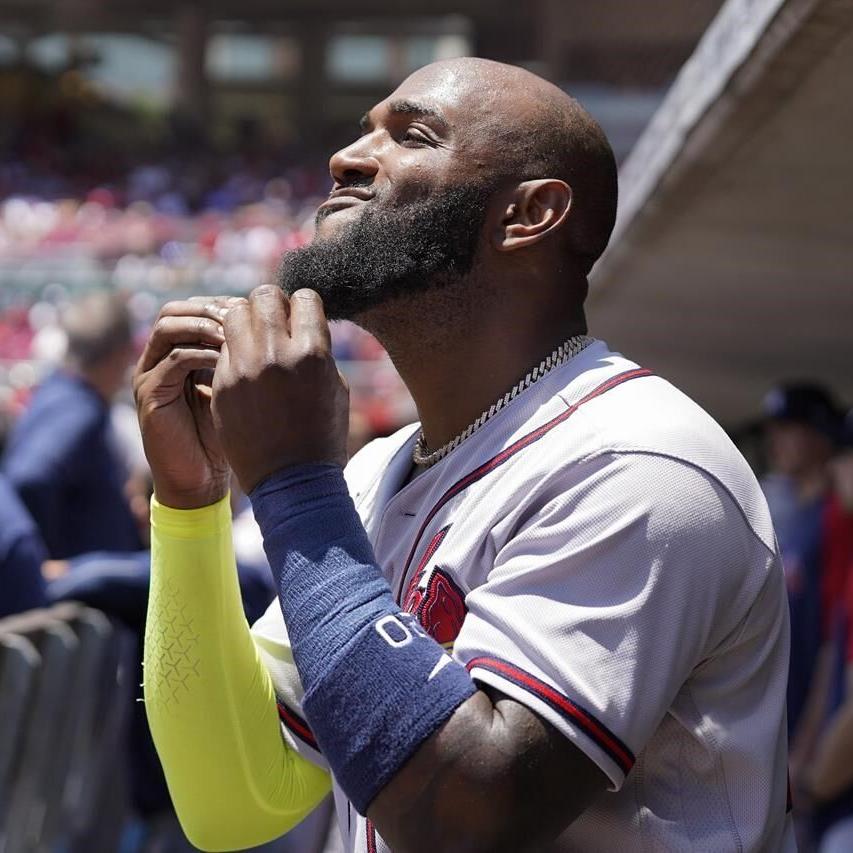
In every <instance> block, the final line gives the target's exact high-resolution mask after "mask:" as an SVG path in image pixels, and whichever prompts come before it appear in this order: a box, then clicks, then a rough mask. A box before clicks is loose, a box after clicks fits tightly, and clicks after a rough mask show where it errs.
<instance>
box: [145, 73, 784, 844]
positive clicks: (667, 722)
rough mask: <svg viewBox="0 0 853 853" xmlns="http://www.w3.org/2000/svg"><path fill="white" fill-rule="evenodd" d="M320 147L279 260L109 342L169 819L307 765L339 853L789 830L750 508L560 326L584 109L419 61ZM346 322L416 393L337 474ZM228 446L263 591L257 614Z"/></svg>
mask: <svg viewBox="0 0 853 853" xmlns="http://www.w3.org/2000/svg"><path fill="white" fill-rule="evenodd" d="M331 172H332V176H333V179H334V188H333V190H332V193H331V194H330V197H329V200H328V201H326V202H325V203H324V204H323V205H322V206H321V207H320V209H319V211H318V215H317V237H316V239H315V241H314V243H312V244H311V245H310V246H308V247H306V248H305V249H302V250H300V251H299V252H296V253H294V254H293V255H289V256H287V257H286V258H285V261H284V263H283V266H282V270H281V274H280V279H281V281H280V285H281V287H280V288H277V287H273V286H266V287H262V288H259V289H257V290H255V291H254V292H253V293H252V294H251V295H250V297H249V298H248V299H247V300H241V299H217V300H212V299H211V300H207V299H204V298H202V299H198V300H195V301H189V302H178V303H172V304H170V305H168V306H166V308H165V309H164V310H163V312H162V315H161V317H160V319H159V320H158V323H157V325H156V327H155V329H154V331H153V333H152V336H151V339H150V341H149V343H148V346H147V349H146V352H145V353H144V354H143V356H142V359H141V361H140V364H139V368H138V371H137V376H136V383H135V388H136V396H137V401H138V406H139V412H140V419H141V424H142V429H143V434H144V439H145V444H146V450H147V453H148V455H149V459H150V461H151V465H152V469H153V474H154V479H155V500H154V501H153V504H152V534H153V545H152V548H153V569H152V593H151V598H150V610H149V619H148V626H147V635H146V670H145V698H146V707H147V711H148V716H149V720H150V723H151V728H152V732H153V734H154V738H155V741H156V743H157V747H158V750H159V752H160V756H161V759H162V762H163V765H164V768H165V771H166V775H167V779H168V782H169V786H170V790H171V793H172V796H173V799H174V802H175V806H176V808H177V811H178V815H179V817H180V818H181V821H182V823H183V826H184V828H185V830H186V832H187V834H188V836H189V838H190V839H191V840H192V841H193V842H194V843H195V844H196V845H197V846H199V847H201V848H203V849H208V850H233V849H235V848H242V847H247V846H251V845H255V844H259V843H261V842H263V841H265V840H268V839H270V838H274V837H275V836H277V835H280V834H282V833H283V832H285V831H286V830H287V829H288V828H289V827H291V826H293V825H294V824H295V823H297V822H298V821H299V820H301V819H302V817H304V816H305V815H306V814H308V813H309V812H310V811H311V809H312V808H313V807H314V806H315V805H316V803H317V802H318V801H319V800H320V799H321V798H322V796H323V795H324V794H325V793H326V791H327V790H328V788H329V786H330V785H331V787H332V788H333V790H334V794H335V800H336V805H337V815H338V822H339V825H340V829H341V833H342V835H343V837H344V841H345V847H346V849H347V850H348V851H359V853H363V851H370V853H372V851H387V850H392V851H395V853H403V851H422V850H423V851H438V850H440V851H498V850H508V851H509V850H511V851H517V850H524V849H532V850H556V851H570V850H571V851H599V850H600V851H612V850H617V849H625V850H679V851H680V850H694V849H695V850H711V851H730V850H731V851H734V850H750V851H753V850H767V851H778V850H793V849H795V845H794V840H793V833H792V825H791V820H790V814H789V813H788V811H789V809H788V803H787V792H786V741H785V705H784V697H785V682H786V672H787V656H788V616H787V605H786V599H785V590H784V585H783V580H782V574H781V570H780V566H779V559H778V554H777V551H776V547H775V542H774V536H773V530H772V526H771V523H770V520H769V517H768V512H767V506H766V503H765V501H764V499H763V497H762V495H761V492H760V490H759V487H758V485H757V483H756V481H755V479H754V477H753V475H752V473H751V472H750V470H749V468H748V466H747V464H746V462H745V461H744V460H743V458H742V457H741V456H740V455H739V453H738V452H737V450H736V449H735V448H734V446H733V445H732V444H731V442H730V441H729V439H728V438H727V437H726V435H725V433H724V432H723V431H722V430H721V429H720V427H719V426H717V425H716V424H715V423H714V422H713V420H711V419H710V418H709V416H708V415H707V414H705V413H704V412H703V411H702V410H701V409H700V408H699V407H698V406H696V405H695V404H694V403H693V402H691V401H690V400H689V399H688V398H686V397H685V396H684V395H683V394H681V393H680V392H679V391H677V390H676V389H675V388H673V387H672V386H671V385H670V384H669V383H667V382H666V381H665V380H663V379H661V378H659V377H656V376H653V375H652V374H651V373H650V372H649V371H648V370H645V369H643V368H641V367H639V366H638V365H636V364H634V363H632V362H631V361H629V360H627V359H625V358H623V357H622V356H620V355H618V354H617V353H615V352H613V351H611V350H610V349H609V348H608V346H607V345H606V344H605V343H604V342H602V341H599V340H596V339H594V338H593V337H590V336H589V335H588V334H587V328H586V321H585V319H584V311H583V303H584V298H585V296H586V289H587V274H588V272H589V270H590V268H591V266H592V264H593V263H594V262H595V260H596V259H597V257H598V256H599V255H600V254H601V252H602V251H603V249H604V247H605V246H606V244H607V240H608V238H609V235H610V232H611V229H612V225H613V220H614V216H615V204H616V182H615V165H614V162H613V157H612V154H611V151H610V148H609V145H608V144H607V141H606V139H605V138H604V136H603V134H602V132H601V130H600V128H599V127H598V126H597V125H596V124H595V123H594V122H593V120H592V119H591V118H590V117H589V116H588V115H587V114H586V113H585V112H584V111H583V110H582V109H581V108H580V107H579V106H578V104H577V103H575V102H574V101H573V100H571V99H570V98H568V97H567V96H566V95H565V94H564V93H562V92H561V91H560V90H559V89H557V88H555V87H553V86H551V85H550V84H548V83H546V82H545V81H543V80H541V79H539V78H537V77H535V76H534V75H532V74H530V73H528V72H526V71H522V70H520V69H517V68H512V67H509V66H505V65H500V64H497V63H492V62H487V61H484V60H473V59H466V60H455V61H451V62H442V63H437V64H435V65H432V66H428V67H427V68H425V69H422V70H420V71H419V72H417V73H415V74H413V75H412V76H411V77H410V78H408V79H407V80H406V81H405V82H404V83H403V84H402V85H401V86H400V87H399V88H398V89H397V90H396V91H395V92H394V93H392V94H391V95H390V96H389V97H388V98H387V99H386V100H384V101H382V102H381V103H379V104H378V105H376V106H375V107H374V108H373V109H371V110H370V112H369V113H367V115H366V116H365V117H364V118H363V119H362V135H361V136H360V137H359V138H358V139H357V140H356V141H355V142H354V143H353V144H352V145H350V146H349V147H348V148H345V149H344V150H342V151H340V152H338V153H337V154H335V155H334V157H333V158H332V160H331ZM340 317H347V318H351V319H354V320H355V321H356V322H358V323H360V324H361V325H362V326H364V327H365V328H367V329H369V330H370V331H372V332H373V333H374V334H376V335H377V336H378V337H379V339H380V340H381V341H382V342H383V343H384V344H385V346H386V348H387V349H388V351H389V353H390V354H391V357H392V358H393V359H394V362H395V364H396V366H397V368H398V370H399V372H400V374H401V376H402V377H403V379H404V381H405V382H406V384H407V386H408V387H409V389H410V390H411V392H412V395H413V397H414V400H415V402H416V404H417V406H418V411H419V415H420V419H421V420H420V423H419V424H416V425H413V426H411V427H407V428H405V429H403V430H401V431H400V432H398V433H397V434H395V435H393V436H391V437H390V438H387V439H380V440H377V441H375V442H373V443H371V444H369V445H368V446H367V447H365V448H364V449H363V450H362V451H361V452H360V453H359V454H357V455H356V456H355V457H354V458H353V459H352V461H351V462H350V463H349V464H348V465H346V468H345V470H344V465H345V461H346V459H345V445H346V427H347V393H346V388H345V385H344V383H343V381H342V379H341V377H340V375H339V373H338V371H337V369H336V367H335V364H334V361H333V359H332V357H331V354H330V342H329V327H328V319H329V318H331V319H334V318H340ZM662 345H665V342H663V343H662ZM211 369H212V370H214V371H215V372H214V374H213V379H212V386H211V387H208V386H206V385H204V384H203V383H202V381H201V380H202V377H203V374H202V373H200V372H199V371H209V370H211ZM229 470H232V471H233V472H234V474H235V475H236V476H237V478H238V479H239V481H240V483H241V485H242V487H243V488H244V489H245V491H246V492H247V494H249V496H250V498H251V501H252V505H253V509H254V513H255V517H256V519H257V521H258V524H259V526H260V529H261V532H262V534H263V538H264V547H265V550H266V553H267V556H268V559H269V562H270V565H271V567H272V570H273V574H274V577H275V582H276V586H277V589H278V590H279V594H278V599H277V601H275V602H273V604H272V605H271V606H270V609H269V610H268V612H267V613H266V615H265V616H264V617H263V618H262V619H261V620H260V621H259V622H258V623H257V624H256V625H255V626H254V628H253V629H252V630H251V632H250V630H249V629H248V627H247V625H246V623H245V621H244V620H243V618H242V611H241V610H240V605H239V596H238V591H237V585H236V580H235V574H234V561H233V550H232V548H231V542H230V515H229V512H228V505H227V483H228V476H229Z"/></svg>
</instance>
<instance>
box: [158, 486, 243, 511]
mask: <svg viewBox="0 0 853 853" xmlns="http://www.w3.org/2000/svg"><path fill="white" fill-rule="evenodd" d="M227 494H228V484H227V483H217V484H210V485H208V486H205V487H204V488H201V489H176V488H173V487H172V488H170V487H169V486H163V485H159V484H158V483H156V482H155V483H154V497H155V498H156V500H157V503H159V504H160V506H164V507H168V508H170V509H180V510H188V509H202V508H203V507H206V506H212V505H213V504H216V503H219V501H221V500H222V498H224V497H225V496H226V495H227Z"/></svg>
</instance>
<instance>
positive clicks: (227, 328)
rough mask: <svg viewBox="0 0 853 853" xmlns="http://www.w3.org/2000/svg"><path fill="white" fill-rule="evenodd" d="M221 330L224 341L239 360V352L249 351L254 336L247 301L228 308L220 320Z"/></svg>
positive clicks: (250, 311)
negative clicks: (223, 317) (223, 334)
mask: <svg viewBox="0 0 853 853" xmlns="http://www.w3.org/2000/svg"><path fill="white" fill-rule="evenodd" d="M222 330H223V331H224V333H225V343H226V344H227V345H228V347H229V349H230V351H231V354H232V355H234V356H235V358H237V359H238V360H239V358H240V354H241V353H248V352H249V351H250V348H251V347H252V346H253V345H254V337H255V336H254V333H253V331H252V310H251V308H250V306H249V303H248V302H242V303H240V304H239V305H235V306H234V307H233V308H231V309H230V310H229V312H228V315H227V316H226V317H225V319H224V320H223V321H222Z"/></svg>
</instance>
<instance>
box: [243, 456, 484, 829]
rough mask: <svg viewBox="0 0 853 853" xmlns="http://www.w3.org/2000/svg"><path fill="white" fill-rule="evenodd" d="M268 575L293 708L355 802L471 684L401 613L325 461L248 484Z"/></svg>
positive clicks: (362, 802) (366, 798)
mask: <svg viewBox="0 0 853 853" xmlns="http://www.w3.org/2000/svg"><path fill="white" fill-rule="evenodd" d="M250 498H251V501H252V508H253V510H254V513H255V518H256V519H257V521H258V524H259V525H260V528H261V532H262V533H263V536H264V548H265V550H266V553H267V558H268V559H269V562H270V566H271V567H272V570H273V575H274V577H275V582H276V587H277V589H278V597H279V602H280V604H281V610H282V613H283V615H284V620H285V623H286V624H287V630H288V633H289V635H290V642H291V646H292V648H293V657H294V660H295V662H296V666H297V669H298V670H299V675H300V677H301V679H302V684H303V687H304V688H305V696H304V699H303V703H302V710H303V712H304V714H305V716H306V718H307V720H308V722H309V724H310V725H311V728H312V729H313V731H314V735H315V737H316V738H317V742H318V744H319V746H320V749H321V750H322V752H323V755H324V756H325V757H326V760H327V761H328V762H329V765H330V766H331V768H332V771H333V772H334V774H335V778H336V779H337V781H338V784H339V785H340V786H341V788H342V789H343V790H344V791H345V792H346V794H347V796H348V797H349V798H350V800H352V803H353V805H354V806H355V807H356V809H357V810H358V811H359V812H360V813H361V814H365V813H366V812H367V807H368V806H369V804H370V803H371V801H372V800H373V798H374V797H375V796H376V794H377V793H379V791H380V790H381V789H382V788H383V787H384V786H385V785H386V784H387V783H388V782H389V781H390V780H391V779H392V778H393V776H394V775H395V774H396V773H397V772H398V771H399V770H400V768H401V767H402V766H403V764H404V763H405V762H406V761H407V760H408V759H409V758H410V757H411V755H412V754H413V753H414V752H415V750H416V749H417V748H418V746H419V745H420V744H421V743H422V742H423V741H424V740H426V739H427V738H428V737H429V736H430V735H431V734H433V732H435V731H436V730H437V729H438V728H439V727H440V726H441V725H442V723H444V722H445V721H446V720H447V719H448V717H450V715H451V714H452V713H453V711H454V710H455V709H456V708H457V707H459V705H461V704H462V703H463V702H464V701H465V700H466V699H468V698H469V697H470V696H472V695H473V694H474V692H475V691H476V688H475V687H474V683H473V681H472V680H471V678H470V676H469V675H468V673H467V671H466V670H465V668H464V667H462V666H461V665H459V664H458V663H456V662H454V661H452V660H451V658H450V657H449V656H448V655H447V653H446V652H445V651H444V649H443V648H442V647H441V646H440V645H439V644H438V643H436V642H435V641H434V640H433V639H432V638H431V637H429V636H428V635H427V634H426V633H424V631H423V630H422V629H421V626H420V625H419V623H418V622H417V620H416V618H415V617H413V616H412V615H411V614H408V613H402V612H401V611H400V607H399V605H397V603H396V602H395V601H394V597H393V595H392V593H391V589H390V587H389V586H388V583H387V581H386V580H385V578H384V577H383V576H382V573H381V571H380V570H379V568H378V567H377V565H376V561H375V557H374V555H373V548H372V547H371V545H370V541H369V540H368V538H367V534H366V532H365V530H364V527H363V526H362V524H361V519H360V518H359V516H358V513H357V512H356V510H355V506H354V505H353V503H352V500H351V498H350V496H349V493H348V491H347V487H346V483H345V481H344V478H343V472H342V471H341V469H340V468H339V467H337V466H333V465H305V466H299V467H296V468H289V469H286V470H284V471H282V472H279V473H278V474H275V475H273V476H272V477H269V478H268V479H267V480H265V481H264V482H262V483H261V484H260V485H259V486H257V487H256V488H255V489H254V491H253V492H252V494H251V495H250Z"/></svg>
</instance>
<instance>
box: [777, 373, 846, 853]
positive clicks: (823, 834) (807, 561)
mask: <svg viewBox="0 0 853 853" xmlns="http://www.w3.org/2000/svg"><path fill="white" fill-rule="evenodd" d="M764 408H765V415H766V423H765V425H764V440H765V449H766V458H767V464H768V473H767V475H766V477H765V478H764V480H763V485H764V490H765V494H766V496H767V501H768V505H769V506H770V511H771V515H772V516H773V524H774V527H775V530H776V537H777V540H778V543H779V548H780V551H781V554H782V561H783V566H784V570H785V580H786V583H787V588H788V600H789V604H790V613H791V665H790V672H789V680H788V734H789V749H790V758H789V761H790V779H791V785H792V795H793V801H794V806H795V816H796V819H797V823H798V827H797V828H798V838H799V842H800V849H801V850H803V851H811V850H818V851H820V853H842V851H849V850H853V666H851V664H853V412H851V413H849V414H847V415H846V416H845V414H844V412H843V410H842V408H841V407H840V406H839V404H838V402H837V401H836V400H835V399H834V398H833V395H832V394H831V392H830V391H829V390H828V389H826V388H824V387H822V386H821V385H819V384H816V383H809V382H797V383H790V384H784V385H780V386H779V387H778V388H775V389H773V390H772V391H771V392H770V393H769V394H768V395H767V397H766V399H765V401H764Z"/></svg>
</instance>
